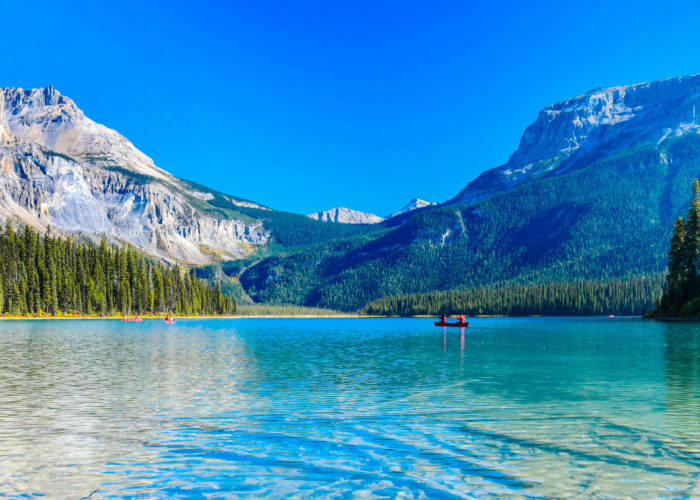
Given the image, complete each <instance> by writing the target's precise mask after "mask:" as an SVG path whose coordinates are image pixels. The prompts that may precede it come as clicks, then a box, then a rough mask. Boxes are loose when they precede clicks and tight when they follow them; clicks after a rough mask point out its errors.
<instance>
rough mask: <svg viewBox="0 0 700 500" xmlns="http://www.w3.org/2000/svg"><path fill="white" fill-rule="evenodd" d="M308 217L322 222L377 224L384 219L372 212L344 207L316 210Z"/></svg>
mask: <svg viewBox="0 0 700 500" xmlns="http://www.w3.org/2000/svg"><path fill="white" fill-rule="evenodd" d="M308 217H310V218H312V219H315V220H320V221H322V222H340V223H342V224H377V223H379V222H382V221H383V220H384V218H382V217H378V216H376V215H374V214H368V213H365V212H359V211H357V210H351V209H349V208H345V207H336V208H331V209H330V210H326V211H323V212H316V213H313V214H310V215H308Z"/></svg>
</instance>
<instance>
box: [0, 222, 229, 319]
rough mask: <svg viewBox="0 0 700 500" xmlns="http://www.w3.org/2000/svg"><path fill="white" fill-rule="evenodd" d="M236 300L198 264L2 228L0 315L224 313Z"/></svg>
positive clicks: (127, 248)
mask: <svg viewBox="0 0 700 500" xmlns="http://www.w3.org/2000/svg"><path fill="white" fill-rule="evenodd" d="M235 312H236V301H235V300H234V299H233V298H232V297H231V296H230V295H228V294H226V293H223V292H222V290H221V286H220V284H218V283H215V284H211V283H208V282H206V281H204V280H201V279H198V278H197V277H196V275H195V271H194V269H192V270H189V271H186V270H183V269H182V268H180V267H179V266H177V265H174V266H167V265H166V264H163V263H161V262H157V261H154V260H153V259H151V258H149V257H147V256H146V255H144V254H143V253H142V252H140V251H138V250H136V249H134V248H133V247H131V246H128V245H126V246H123V247H121V248H117V247H113V246H110V245H108V244H107V242H106V241H104V240H103V241H102V242H101V243H100V244H99V245H94V244H92V243H89V242H78V241H75V240H73V239H71V238H67V237H62V236H54V235H53V234H51V231H50V230H49V231H47V232H46V233H45V234H40V233H39V232H37V231H36V230H34V229H33V228H31V227H30V226H24V227H22V228H20V229H15V228H14V227H13V225H12V223H11V222H9V221H7V222H6V224H5V227H4V229H3V230H2V231H0V313H3V314H10V315H37V316H40V315H59V314H66V315H99V316H108V315H118V314H119V315H134V314H145V315H160V314H177V315H223V314H233V313H235Z"/></svg>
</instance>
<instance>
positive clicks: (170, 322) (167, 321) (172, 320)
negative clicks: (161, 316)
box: [165, 319, 175, 324]
mask: <svg viewBox="0 0 700 500" xmlns="http://www.w3.org/2000/svg"><path fill="white" fill-rule="evenodd" d="M165 322H166V323H168V324H172V323H175V320H174V319H166V320H165Z"/></svg>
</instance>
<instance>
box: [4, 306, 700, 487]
mask: <svg viewBox="0 0 700 500" xmlns="http://www.w3.org/2000/svg"><path fill="white" fill-rule="evenodd" d="M699 383H700V324H693V323H659V322H648V321H642V320H637V319H617V318H616V319H607V318H606V319H546V318H533V319H529V318H528V319H473V320H472V326H471V327H469V328H468V329H467V330H466V332H465V333H464V335H461V334H460V332H459V330H456V331H448V332H447V333H446V334H445V333H444V330H443V329H442V328H436V327H434V326H432V322H431V320H428V319H316V320H305V319H265V320H209V321H194V320H192V321H185V320H181V321H179V322H178V324H177V325H174V326H166V325H165V324H164V323H162V322H160V321H144V322H143V323H140V324H134V323H131V324H123V323H120V322H115V321H24V322H19V321H3V322H0V492H2V493H5V494H6V495H7V496H13V495H29V496H34V495H46V496H47V497H51V498H53V497H59V498H61V497H65V498H79V497H87V496H88V495H89V494H90V493H91V492H93V491H95V490H98V491H97V492H96V493H95V494H94V495H93V496H92V498H110V497H152V498H162V497H201V498H204V497H211V498H220V497H240V496H251V497H284V496H291V495H297V496H301V497H328V496H333V495H335V496H342V497H345V496H348V497H349V496H366V497H372V498H374V497H380V498H382V497H395V496H397V495H400V494H405V497H407V498H412V497H429V498H442V497H444V498H450V497H456V498H462V497H485V496H489V495H491V496H494V497H504V496H505V497H511V498H519V497H527V498H541V497H567V496H574V497H576V496H578V497H585V498H588V497H604V496H608V495H612V496H629V497H637V498H639V497H660V496H661V497H692V496H700V387H699V386H698V384H699ZM0 496H2V495H0Z"/></svg>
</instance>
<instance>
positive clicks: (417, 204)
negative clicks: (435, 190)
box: [385, 198, 438, 219]
mask: <svg viewBox="0 0 700 500" xmlns="http://www.w3.org/2000/svg"><path fill="white" fill-rule="evenodd" d="M437 204H438V203H437V202H435V201H425V200H421V199H420V198H413V199H412V200H411V201H409V202H408V203H407V204H406V205H405V206H404V207H403V208H402V209H401V210H399V211H398V212H394V213H393V214H390V215H387V216H386V217H385V219H391V218H393V217H396V216H397V215H402V214H406V213H408V212H413V211H414V210H418V209H421V208H425V207H432V206H435V205H437Z"/></svg>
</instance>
